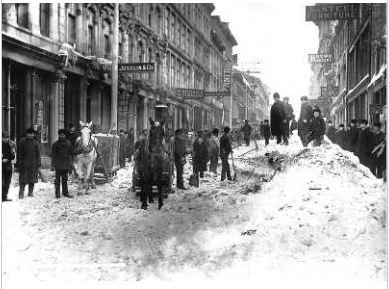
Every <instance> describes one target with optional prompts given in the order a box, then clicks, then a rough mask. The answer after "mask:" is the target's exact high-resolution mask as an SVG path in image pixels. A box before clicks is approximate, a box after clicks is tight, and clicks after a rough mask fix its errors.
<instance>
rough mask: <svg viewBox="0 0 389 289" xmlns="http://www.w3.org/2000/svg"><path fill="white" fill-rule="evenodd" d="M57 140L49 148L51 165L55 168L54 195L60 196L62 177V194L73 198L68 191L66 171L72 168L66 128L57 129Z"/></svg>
mask: <svg viewBox="0 0 389 289" xmlns="http://www.w3.org/2000/svg"><path fill="white" fill-rule="evenodd" d="M58 136H59V137H58V140H57V141H56V142H55V143H53V146H52V149H51V162H52V163H51V165H52V167H53V168H54V169H55V197H56V198H60V196H61V193H60V183H61V179H62V195H63V196H64V197H67V198H73V196H72V195H70V194H69V191H68V173H69V171H70V170H71V169H72V159H71V155H72V151H73V146H72V143H71V142H70V141H69V140H67V139H66V130H64V129H60V130H58Z"/></svg>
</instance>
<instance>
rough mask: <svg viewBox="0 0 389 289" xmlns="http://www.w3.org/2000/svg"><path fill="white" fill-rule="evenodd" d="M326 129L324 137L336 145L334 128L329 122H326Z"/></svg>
mask: <svg viewBox="0 0 389 289" xmlns="http://www.w3.org/2000/svg"><path fill="white" fill-rule="evenodd" d="M327 123H328V127H327V131H326V136H327V137H328V138H329V139H330V141H332V142H333V143H336V128H335V127H334V125H333V123H332V121H331V120H329V121H327Z"/></svg>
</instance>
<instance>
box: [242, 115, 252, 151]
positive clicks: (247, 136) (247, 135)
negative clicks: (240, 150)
mask: <svg viewBox="0 0 389 289" xmlns="http://www.w3.org/2000/svg"><path fill="white" fill-rule="evenodd" d="M251 131H252V128H251V125H249V121H248V120H247V119H246V120H245V121H244V126H243V127H242V133H243V138H244V141H245V142H246V146H249V145H250V136H251Z"/></svg>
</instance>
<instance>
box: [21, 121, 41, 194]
mask: <svg viewBox="0 0 389 289" xmlns="http://www.w3.org/2000/svg"><path fill="white" fill-rule="evenodd" d="M34 134H35V131H34V129H32V128H29V129H27V131H26V137H25V138H23V139H22V140H21V141H20V142H19V146H18V154H17V156H18V157H17V164H18V167H19V185H20V189H19V199H23V198H24V188H25V187H26V185H27V184H28V196H29V197H33V196H34V194H33V192H34V184H35V183H37V182H38V169H39V168H40V166H41V154H40V149H39V143H38V142H37V141H36V140H35V139H34Z"/></svg>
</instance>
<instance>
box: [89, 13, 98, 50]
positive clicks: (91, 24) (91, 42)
mask: <svg viewBox="0 0 389 289" xmlns="http://www.w3.org/2000/svg"><path fill="white" fill-rule="evenodd" d="M94 23H95V13H94V12H93V11H92V10H88V55H96V36H95V26H94Z"/></svg>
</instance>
